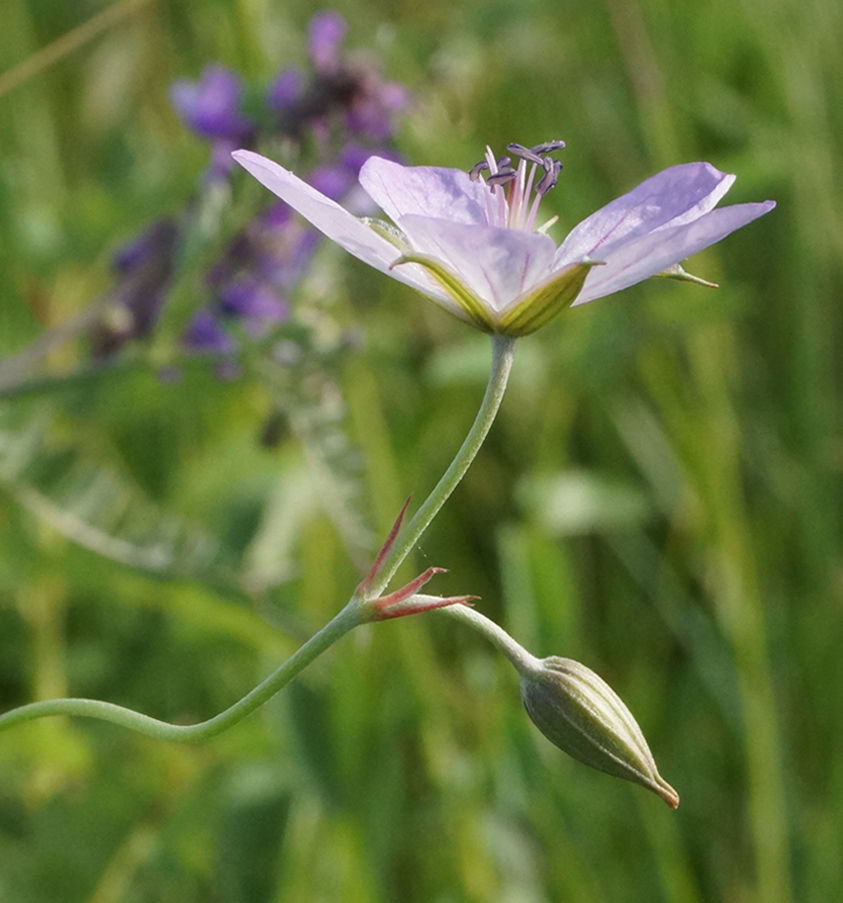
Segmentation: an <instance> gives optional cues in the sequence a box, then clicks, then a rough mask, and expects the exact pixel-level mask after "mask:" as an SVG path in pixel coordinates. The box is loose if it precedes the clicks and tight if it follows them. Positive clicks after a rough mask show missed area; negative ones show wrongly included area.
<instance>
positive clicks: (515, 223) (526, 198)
mask: <svg viewBox="0 0 843 903" xmlns="http://www.w3.org/2000/svg"><path fill="white" fill-rule="evenodd" d="M563 147H565V142H564V141H547V142H546V143H544V144H537V145H536V146H535V147H523V146H522V145H520V144H508V145H507V148H506V149H507V150H508V151H509V153H510V154H511V155H512V156H510V157H501V158H500V159H495V155H494V154H493V153H492V149H491V148H490V147H487V148H486V157H485V159H483V160H481V161H480V162H479V163H478V164H477V165H476V166H473V167H472V168H471V169H470V170H469V173H468V174H469V176H470V177H471V180H472V181H473V182H476V181H477V180H478V179H482V180H483V184H484V185H486V187H487V188H488V189H489V190H488V191H487V192H486V215H487V217H488V220H489V224H490V225H492V226H502V227H504V228H506V229H521V230H523V231H525V232H533V231H543V230H544V228H546V227H544V226H543V227H541V229H539V230H536V215H537V214H538V210H539V203H540V202H541V199H542V198H543V197H544V196H545V195H546V194H547V193H548V191H550V189H551V188H553V186H554V185H555V184H556V180H557V178H558V177H559V171H560V170H561V169H562V164H561V163H560V162H559V161H558V160H554V159H553V157H551V156H550V155H551V154H553V153H554V152H556V151H558V150H562V148H563ZM512 157H517V158H518V163H517V164H516V166H515V167H514V168H513V166H512ZM485 173H488V175H485ZM537 175H538V179H537V178H536V176H537ZM498 189H500V190H498ZM531 195H535V196H534V197H533V198H532V201H531V200H530V198H531ZM548 225H549V224H548Z"/></svg>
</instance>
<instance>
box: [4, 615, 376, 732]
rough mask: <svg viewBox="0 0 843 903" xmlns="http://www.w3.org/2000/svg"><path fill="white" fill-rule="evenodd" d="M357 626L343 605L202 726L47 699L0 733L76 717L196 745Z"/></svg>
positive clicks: (16, 713) (17, 713)
mask: <svg viewBox="0 0 843 903" xmlns="http://www.w3.org/2000/svg"><path fill="white" fill-rule="evenodd" d="M361 621H362V617H361V612H360V608H359V606H358V605H357V604H356V603H349V604H348V605H347V606H346V607H345V608H344V609H343V610H342V611H341V612H340V613H339V614H338V615H337V616H336V617H335V618H334V619H333V620H331V621H329V622H328V623H327V624H326V625H325V626H324V627H323V628H322V629H321V630H320V631H319V632H318V633H316V634H314V635H313V636H312V637H311V638H310V639H309V640H308V641H307V642H306V643H305V644H304V645H303V646H302V647H301V648H300V649H299V650H298V651H297V652H295V653H293V655H292V656H290V658H288V659H287V661H285V662H284V664H283V665H281V667H280V668H278V669H277V670H275V671H274V672H273V673H272V674H270V675H269V677H267V678H266V680H264V681H263V682H262V683H260V684H258V686H256V687H255V688H254V690H252V691H251V692H250V693H248V694H246V696H244V697H243V698H242V699H240V700H239V701H238V702H235V703H234V705H233V706H231V707H230V708H228V709H226V710H225V711H224V712H220V714H219V715H216V716H215V717H213V718H209V719H208V720H207V721H202V722H200V723H199V724H170V723H169V722H167V721H159V720H158V719H157V718H150V717H149V716H148V715H141V714H140V713H139V712H135V711H132V709H127V708H124V707H123V706H120V705H114V704H113V703H110V702H102V701H100V700H97V699H49V700H45V701H44V702H33V703H31V704H30V705H24V706H21V707H20V708H17V709H12V711H11V712H7V713H6V714H5V715H0V731H2V730H5V729H6V728H10V727H13V726H14V725H16V724H21V723H23V722H24V721H32V720H33V719H35V718H44V717H45V716H47V715H82V716H85V717H88V718H99V719H100V720H102V721H110V722H111V723H112V724H117V725H119V726H120V727H126V728H129V729H130V730H133V731H137V732H138V733H139V734H145V735H146V736H147V737H154V738H155V739H157V740H168V741H170V742H175V743H198V742H199V741H201V740H207V739H208V738H210V737H215V736H216V735H217V734H220V733H222V732H223V731H224V730H227V729H228V728H229V727H232V726H233V725H235V724H237V722H238V721H242V720H243V719H244V718H245V717H246V716H247V715H250V714H251V713H252V712H254V711H255V709H257V708H259V707H260V706H262V705H263V704H264V703H265V702H266V701H267V700H268V699H270V698H271V697H272V696H274V695H275V694H276V693H277V692H278V691H279V690H281V689H282V688H283V687H285V686H286V685H287V684H288V683H289V682H290V681H291V680H292V679H293V678H294V677H295V676H296V675H297V674H298V673H299V672H300V671H302V670H303V669H304V668H305V667H306V666H307V665H309V664H310V663H311V662H312V661H313V660H314V659H315V658H316V657H317V656H319V655H321V654H322V653H323V652H324V651H325V650H326V649H327V648H328V647H329V646H331V645H333V644H334V643H335V642H336V641H337V640H338V639H339V638H340V637H341V636H343V634H345V633H348V631H349V630H352V629H353V628H354V627H356V626H357V625H358V624H360V623H361Z"/></svg>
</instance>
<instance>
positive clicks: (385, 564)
mask: <svg viewBox="0 0 843 903" xmlns="http://www.w3.org/2000/svg"><path fill="white" fill-rule="evenodd" d="M514 344H515V341H514V339H508V338H502V337H499V336H495V337H493V342H492V348H493V350H492V368H491V373H490V375H489V382H488V385H487V387H486V392H485V395H484V397H483V402H482V404H481V406H480V410H479V411H478V413H477V416H476V418H475V420H474V423H473V425H472V427H471V429H470V430H469V432H468V435H467V437H466V439H465V441H464V442H463V444H462V446H461V447H460V449H459V451H458V452H457V454H456V456H455V457H454V460H453V461H452V462H451V465H450V466H449V467H448V469H447V471H446V472H445V474H444V475H443V477H442V479H441V480H440V481H439V482H438V483H437V484H436V486H435V487H434V489H433V491H432V492H431V494H430V495H429V496H428V498H427V499H426V501H425V502H424V503H423V504H422V506H421V507H420V508H419V510H418V511H417V512H416V515H415V517H414V518H413V519H412V520H411V521H410V523H409V524H408V526H407V527H406V529H405V530H404V531H403V532H400V528H401V524H402V521H403V518H404V514H405V512H406V510H407V507H408V505H409V499H408V500H407V502H406V503H405V505H404V508H403V509H402V510H401V513H400V514H399V517H398V519H397V521H396V523H395V525H394V527H393V528H392V530H391V531H390V534H389V536H388V537H387V540H386V542H385V543H384V545H383V547H382V549H381V551H380V552H379V553H378V555H377V557H376V558H375V562H374V564H373V566H372V569H371V570H370V572H369V574H368V575H367V576H366V577H365V578H364V579H363V581H362V582H361V583H360V584H359V585H358V587H357V589H356V590H355V592H354V593H353V595H352V596H351V599H350V600H349V601H348V603H347V604H346V606H345V607H344V608H343V609H342V611H340V612H339V613H338V614H337V615H336V616H335V617H334V618H333V619H332V620H331V621H329V622H328V623H327V624H326V625H325V626H324V627H323V628H322V629H321V630H320V631H318V633H316V634H314V635H313V636H312V637H311V638H310V639H309V640H308V641H307V642H306V643H305V644H304V645H303V646H302V647H301V648H299V649H298V650H297V651H296V652H295V653H294V654H293V655H292V656H291V657H290V658H289V659H287V660H286V661H285V662H284V663H283V664H282V665H280V666H279V667H278V668H277V669H276V670H275V671H273V672H272V674H270V675H269V676H268V677H267V678H266V679H265V680H263V681H262V682H261V683H260V684H258V686H256V687H255V688H254V689H253V690H251V691H250V692H249V693H247V694H246V695H245V696H244V697H242V698H241V699H239V700H238V701H237V702H235V703H234V705H232V706H230V707H229V708H227V709H226V710H225V711H223V712H221V713H220V714H219V715H215V716H214V717H213V718H209V719H208V720H207V721H202V722H200V723H198V724H189V725H183V724H171V723H169V722H167V721H161V720H159V719H157V718H152V717H150V716H148V715H144V714H142V713H140V712H136V711H134V710H132V709H129V708H125V707H124V706H120V705H115V704H114V703H110V702H104V701H102V700H97V699H73V698H71V699H49V700H43V701H41V702H33V703H30V704H29V705H24V706H20V707H18V708H16V709H12V710H11V711H9V712H6V713H5V714H3V715H0V731H3V730H6V729H8V728H11V727H14V726H15V725H18V724H23V723H25V722H27V721H34V720H36V719H38V718H46V717H49V716H52V715H75V716H80V717H87V718H96V719H98V720H101V721H108V722H111V723H112V724H115V725H117V726H119V727H124V728H127V729H129V730H133V731H135V732H137V733H140V734H144V735H145V736H147V737H152V738H154V739H156V740H165V741H168V742H174V743H200V742H202V741H204V740H209V739H210V738H212V737H215V736H217V735H218V734H221V733H223V731H226V730H228V729H229V728H231V727H233V726H234V725H236V724H237V723H239V722H240V721H242V720H243V719H244V718H246V717H247V716H248V715H250V714H251V713H252V712H254V711H255V710H256V709H258V708H259V707H260V706H262V705H263V704H264V703H265V702H267V701H268V700H269V699H271V698H272V697H273V696H274V695H275V694H276V693H278V692H279V691H280V690H282V689H283V688H284V687H285V686H287V684H288V683H290V681H292V680H293V678H295V677H296V675H298V674H299V673H300V672H301V671H302V670H304V668H305V667H307V665H309V664H310V663H311V662H312V661H314V659H316V658H318V657H319V656H320V655H321V654H322V653H323V652H325V651H326V650H327V649H328V648H330V647H331V646H332V645H333V644H334V643H336V642H337V640H339V639H340V638H341V637H343V636H344V635H345V634H346V633H348V632H349V631H350V630H353V629H354V628H355V627H357V626H359V625H360V624H365V623H369V622H371V621H379V620H386V619H388V618H394V617H401V616H404V615H409V614H416V613H418V612H422V611H430V610H433V609H437V608H444V607H448V608H452V609H454V610H456V609H463V610H465V611H466V612H468V611H470V609H469V608H467V607H466V604H465V603H470V602H471V601H473V600H474V599H476V598H477V597H476V596H451V597H444V598H443V597H439V596H428V595H424V594H420V593H419V592H418V590H419V589H421V588H422V587H423V586H424V585H425V584H426V583H427V582H428V580H430V579H431V578H432V577H434V576H435V575H436V574H437V573H441V572H442V571H443V570H444V569H443V568H429V569H428V570H427V571H425V572H424V573H423V574H421V575H420V576H419V577H417V578H416V579H415V580H413V581H411V582H410V583H409V584H407V586H405V587H402V588H401V589H399V590H396V591H395V592H393V593H390V594H389V595H387V596H382V595H381V594H382V593H383V590H384V589H385V588H386V586H387V584H388V583H389V581H390V580H391V579H392V577H393V575H394V574H395V571H396V570H397V569H398V567H399V566H400V565H401V563H402V562H403V561H404V559H405V558H406V557H407V555H408V554H409V553H410V551H411V550H412V549H413V547H414V546H415V544H416V543H417V542H418V540H419V538H420V537H421V535H422V534H423V533H424V531H425V530H426V529H427V527H428V526H429V525H430V523H431V521H432V520H433V518H434V517H435V516H436V514H437V513H438V511H439V510H440V509H441V507H442V505H444V504H445V502H446V501H447V499H448V497H449V496H450V495H451V493H452V492H453V491H454V489H456V487H457V485H458V484H459V482H460V480H462V478H463V476H465V473H466V471H467V470H468V468H469V466H470V465H471V462H472V461H473V460H474V458H475V457H476V455H477V452H478V451H479V450H480V447H481V446H482V444H483V440H484V439H485V438H486V436H487V434H488V432H489V429H490V428H491V426H492V423H493V421H494V419H495V415H496V414H497V412H498V409H499V407H500V404H501V401H502V399H503V395H504V391H505V389H506V384H507V381H508V379H509V374H510V371H511V369H512V360H513V351H514ZM478 618H479V619H481V620H482V621H483V622H486V621H488V619H486V618H483V617H482V616H481V615H478ZM472 623H479V622H478V621H477V620H476V619H475V621H474V622H472ZM488 623H489V624H491V622H488ZM501 633H503V631H501ZM512 642H513V643H514V641H512ZM516 645H517V644H516Z"/></svg>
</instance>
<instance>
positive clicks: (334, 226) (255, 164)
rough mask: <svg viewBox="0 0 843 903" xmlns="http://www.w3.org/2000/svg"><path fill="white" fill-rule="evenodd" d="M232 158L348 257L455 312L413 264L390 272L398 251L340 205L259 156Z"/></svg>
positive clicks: (241, 154)
mask: <svg viewBox="0 0 843 903" xmlns="http://www.w3.org/2000/svg"><path fill="white" fill-rule="evenodd" d="M232 156H233V157H234V159H235V160H236V161H237V162H238V163H239V164H240V165H241V166H242V167H243V168H244V169H246V170H248V172H250V173H251V174H252V175H253V176H254V177H255V178H256V179H257V180H258V181H259V182H260V183H261V184H262V185H264V186H266V187H267V188H268V189H269V190H270V191H272V192H274V193H275V194H277V195H278V197H280V198H281V200H282V201H286V202H287V203H288V204H289V205H290V206H291V207H292V208H293V209H294V210H296V211H297V212H298V213H300V214H301V215H302V216H303V217H304V218H305V219H306V220H308V221H309V222H310V223H311V224H312V225H314V226H315V227H316V228H317V229H319V231H320V232H322V233H323V234H324V235H327V236H328V238H330V239H331V240H332V241H335V242H336V243H337V244H338V245H339V246H340V247H341V248H343V249H344V250H346V251H348V253H349V254H353V255H354V256H355V257H357V258H358V259H359V260H362V261H363V262H364V263H368V264H369V266H372V267H374V268H375V269H376V270H380V272H382V273H386V274H387V275H388V276H391V277H392V278H393V279H397V280H398V281H399V282H403V283H404V284H405V285H409V286H412V288H414V289H416V290H417V291H420V292H422V293H424V294H425V295H428V296H429V297H431V298H433V300H434V301H437V302H438V303H440V304H443V305H444V306H445V307H446V308H447V309H448V310H450V311H452V312H453V311H454V308H455V305H454V302H453V301H452V300H451V299H450V298H449V297H448V296H447V295H446V294H445V293H444V292H442V290H441V289H439V288H438V287H437V286H436V285H435V284H434V283H433V282H432V280H431V279H430V278H429V277H428V276H427V274H426V273H425V272H424V270H422V269H420V268H419V267H417V266H415V265H412V264H411V265H408V266H401V267H396V268H395V269H390V265H391V264H393V263H394V262H395V261H396V260H397V259H398V258H399V257H400V256H401V252H400V251H399V250H398V249H397V248H396V247H395V246H394V245H392V244H390V243H389V242H388V241H386V239H384V238H381V236H380V235H378V234H377V233H376V232H375V231H374V230H373V229H371V228H369V226H367V225H366V224H365V223H363V222H361V221H360V220H359V219H357V217H355V216H352V215H351V214H350V213H349V212H348V211H347V210H345V209H344V208H342V207H340V205H339V204H337V203H335V202H334V201H332V200H331V199H330V198H327V197H325V195H323V194H320V193H319V192H318V191H317V190H316V189H315V188H312V187H311V186H310V185H308V184H307V183H306V182H303V181H302V180H301V179H299V178H298V177H296V176H294V175H293V174H292V173H291V172H288V171H287V170H286V169H284V167H283V166H279V165H278V164H277V163H275V162H273V161H272V160H269V159H268V158H266V157H262V156H261V155H260V154H256V153H253V152H252V151H247V150H239V151H235V152H234V153H233V154H232ZM459 315H460V314H459V313H458V316H459Z"/></svg>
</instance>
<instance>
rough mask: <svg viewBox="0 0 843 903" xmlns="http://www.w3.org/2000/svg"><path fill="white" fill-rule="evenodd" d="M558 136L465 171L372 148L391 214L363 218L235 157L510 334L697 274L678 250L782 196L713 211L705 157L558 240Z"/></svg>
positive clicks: (377, 189) (367, 170) (344, 242)
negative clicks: (646, 285) (655, 280)
mask: <svg viewBox="0 0 843 903" xmlns="http://www.w3.org/2000/svg"><path fill="white" fill-rule="evenodd" d="M563 146H564V145H563V143H562V142H551V143H550V144H548V145H540V146H538V147H536V148H532V149H529V148H521V149H520V151H521V152H520V153H519V154H517V155H515V157H514V158H505V159H503V160H500V161H499V160H497V159H496V157H495V156H494V154H493V153H492V151H491V149H488V150H487V154H486V159H485V161H484V162H483V164H482V165H478V166H476V167H474V168H473V169H472V171H471V174H469V173H466V172H462V171H461V170H457V169H441V168H438V167H425V166H420V167H408V166H401V165H400V164H398V163H394V162H392V161H390V160H385V159H383V158H381V157H371V158H370V159H369V160H367V161H366V163H365V164H364V165H363V167H362V169H361V171H360V184H361V185H362V187H363V188H364V189H365V191H366V192H367V194H368V195H369V196H370V197H371V199H372V200H373V201H374V202H375V203H376V204H377V205H378V206H379V207H380V208H381V209H382V210H383V211H384V213H386V215H387V216H388V217H389V218H390V219H391V220H392V223H393V224H394V225H392V224H388V223H382V222H377V221H375V222H372V221H362V220H359V219H357V218H356V217H355V216H353V215H352V214H351V213H349V212H348V211H347V210H345V209H344V208H342V207H340V206H339V205H338V204H337V203H335V202H334V201H333V200H331V199H330V198H329V197H326V196H325V195H324V194H323V193H321V192H319V191H317V190H316V189H314V188H313V187H312V186H310V185H308V184H306V183H305V182H303V181H302V180H301V179H299V178H297V177H296V176H294V175H293V174H292V173H291V172H288V171H287V170H285V169H283V168H282V167H280V166H278V164H276V163H274V162H273V161H271V160H268V159H267V158H265V157H261V156H259V155H258V154H255V153H252V152H251V151H245V150H240V151H236V152H235V154H234V158H235V159H236V160H237V162H238V163H240V164H241V165H242V166H243V167H245V169H247V170H248V171H249V172H250V173H251V174H252V175H253V176H255V178H257V179H258V180H259V181H260V182H261V183H263V184H264V185H265V186H266V187H267V188H269V189H270V190H271V191H273V192H274V193H275V194H277V195H278V196H279V197H280V198H282V199H283V200H284V201H286V202H287V203H288V204H289V205H290V206H291V207H292V208H293V209H295V210H297V211H298V212H299V213H300V214H301V215H302V216H304V217H305V219H307V220H309V221H310V222H311V223H312V224H313V225H314V226H315V227H316V228H317V229H319V230H320V231H322V232H323V233H324V234H325V235H327V236H328V238H330V239H332V240H333V241H335V242H336V243H337V244H339V245H340V246H341V247H342V248H344V249H345V250H346V251H348V252H349V253H350V254H353V255H354V256H355V257H357V258H359V259H360V260H362V261H364V262H365V263H368V264H369V265H370V266H372V267H374V268H375V269H377V270H380V271H381V272H383V273H386V274H387V275H389V276H391V277H392V278H393V279H397V280H398V281H399V282H404V283H405V284H407V285H410V286H412V287H413V288H415V289H417V290H418V291H419V292H421V293H422V294H424V295H426V296H427V297H428V298H430V299H432V300H433V301H434V302H436V303H437V304H438V305H440V306H441V307H443V308H445V309H446V310H447V311H449V312H450V313H452V314H453V315H454V316H456V317H458V318H460V319H461V320H463V321H465V322H467V323H470V324H471V325H473V326H476V327H477V328H479V329H482V330H483V331H485V332H490V333H497V334H499V335H508V336H519V335H526V334H527V333H530V332H533V331H535V330H536V329H538V328H540V327H541V326H543V325H544V324H545V323H547V322H549V321H550V320H552V319H553V318H554V317H555V316H557V315H558V314H559V313H560V312H561V311H563V310H565V309H566V308H567V307H571V306H573V305H576V304H585V303H586V302H587V301H593V300H594V299H595V298H601V297H603V296H604V295H608V294H611V293H613V292H617V291H620V290H621V289H623V288H626V287H628V286H630V285H634V284H635V283H637V282H641V281H642V280H644V279H647V278H649V277H650V276H657V275H670V276H676V277H678V278H683V277H684V278H689V277H688V276H687V274H686V273H685V272H684V271H683V270H682V269H681V267H680V266H679V264H680V262H681V261H683V260H684V259H685V258H687V257H690V256H691V255H693V254H696V253H697V252H698V251H701V250H703V248H707V247H708V246H709V245H712V244H714V243H715V242H718V241H720V239H721V238H724V237H725V236H726V235H728V234H729V233H730V232H733V231H734V230H735V229H739V228H740V227H741V226H745V225H746V224H747V223H750V222H752V220H754V219H756V218H757V217H759V216H762V215H763V214H765V213H767V212H768V211H770V210H772V209H773V207H774V206H775V202H774V201H764V202H763V203H760V204H737V205H735V206H732V207H724V208H721V209H719V210H716V209H714V208H715V205H716V204H717V203H718V201H719V200H720V199H721V198H722V197H723V195H725V193H726V192H727V191H728V190H729V188H730V187H731V185H732V183H733V182H734V179H735V177H734V176H731V175H726V174H725V173H722V172H719V171H718V170H716V169H715V168H714V167H713V166H711V165H709V164H708V163H687V164H683V165H680V166H673V167H671V168H670V169H666V170H664V172H661V173H659V174H658V175H656V176H653V177H652V178H650V179H647V180H646V181H645V182H643V183H642V184H641V185H639V186H638V187H637V188H635V189H634V190H633V191H631V192H629V193H628V194H626V195H624V196H623V197H621V198H618V199H617V200H616V201H613V202H612V203H611V204H608V205H607V206H606V207H603V208H602V209H601V210H598V211H597V212H596V213H594V214H592V215H591V216H590V217H588V218H587V219H586V220H584V221H583V222H581V223H580V224H579V225H578V226H576V227H575V228H574V229H573V231H572V232H571V233H570V235H569V236H568V237H567V238H566V239H565V241H564V242H563V243H562V245H561V246H560V247H558V248H557V246H556V243H555V242H554V241H553V240H552V239H551V238H549V237H548V236H547V235H546V234H545V231H546V228H547V226H549V225H551V224H552V223H548V224H547V226H539V227H537V226H536V222H537V214H538V207H539V202H540V201H541V198H542V197H543V195H544V194H545V193H546V192H547V191H548V190H550V188H552V187H553V184H555V181H556V178H557V176H558V174H559V170H560V168H561V165H560V164H559V163H558V162H556V161H554V160H553V159H552V158H551V156H550V154H551V153H556V152H558V151H559V150H561V148H562V147H563ZM512 147H515V148H520V145H512ZM513 153H514V152H513ZM516 158H517V162H516V163H515V168H513V166H512V165H511V164H512V160H513V159H516Z"/></svg>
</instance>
